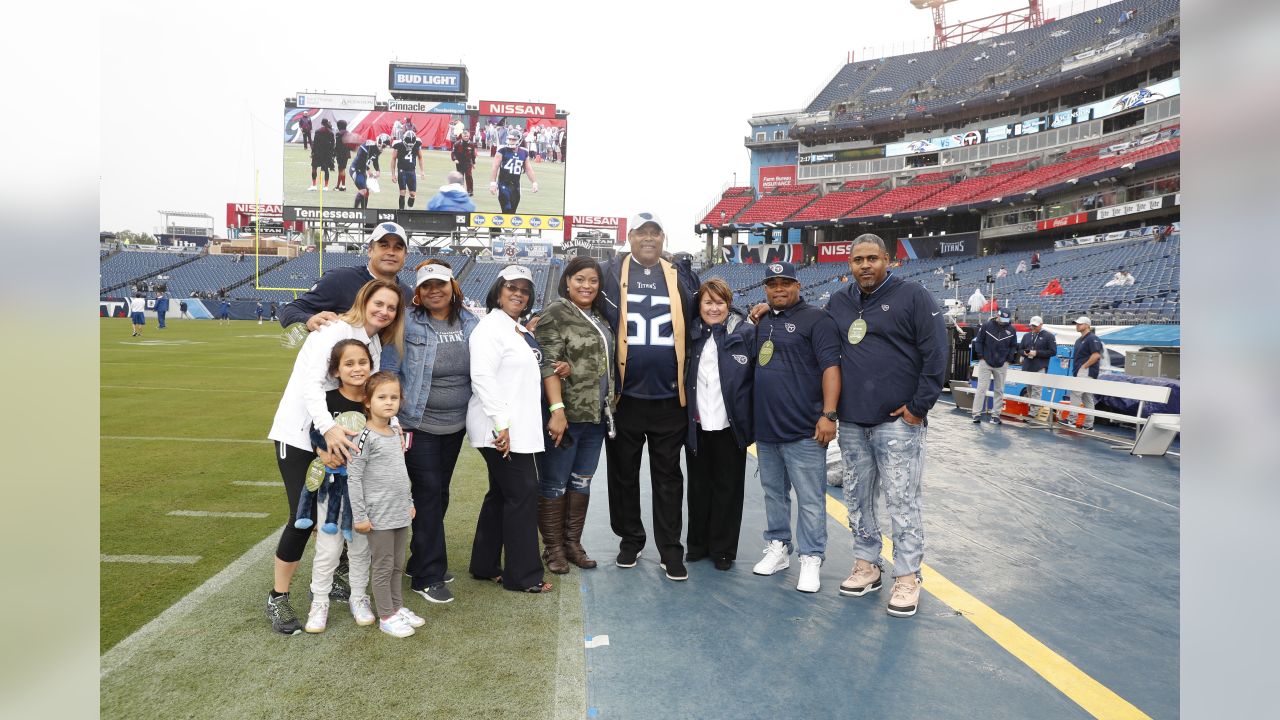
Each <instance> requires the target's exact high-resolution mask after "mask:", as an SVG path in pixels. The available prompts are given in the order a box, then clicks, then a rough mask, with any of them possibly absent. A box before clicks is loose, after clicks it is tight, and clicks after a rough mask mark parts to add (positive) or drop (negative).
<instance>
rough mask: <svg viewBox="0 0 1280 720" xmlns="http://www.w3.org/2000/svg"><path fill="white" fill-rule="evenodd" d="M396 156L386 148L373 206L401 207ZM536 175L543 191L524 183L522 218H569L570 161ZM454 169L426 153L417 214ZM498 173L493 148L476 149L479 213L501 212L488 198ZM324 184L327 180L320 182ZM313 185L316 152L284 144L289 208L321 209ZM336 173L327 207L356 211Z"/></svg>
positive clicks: (445, 156) (436, 153) (440, 155)
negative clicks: (566, 206)
mask: <svg viewBox="0 0 1280 720" xmlns="http://www.w3.org/2000/svg"><path fill="white" fill-rule="evenodd" d="M391 158H392V152H391V151H390V150H383V151H382V155H381V156H379V158H378V162H379V164H380V165H381V166H382V175H381V176H380V177H379V178H378V183H379V185H380V186H381V190H382V191H381V192H377V193H370V194H369V207H371V208H380V209H384V210H394V209H396V208H397V207H399V197H400V190H399V188H398V187H397V186H396V176H395V173H394V172H393V171H392V167H391ZM532 167H533V176H534V177H536V178H537V179H538V192H536V193H535V192H533V190H532V189H531V188H532V182H531V181H529V180H528V179H527V178H526V179H524V180H522V181H521V183H520V206H519V207H518V208H517V210H519V212H520V213H521V214H523V215H564V185H565V163H554V162H535V163H533V164H532ZM453 169H454V167H453V161H452V160H450V159H449V153H448V151H445V150H423V151H422V173H423V174H422V176H421V177H419V178H418V198H417V200H416V201H415V203H414V206H413V209H414V210H426V209H427V201H429V200H430V199H431V196H433V195H435V194H436V189H437V188H439V187H440V186H441V185H443V184H444V177H445V175H446V174H448V173H449V172H450V171H452V170H453ZM492 172H493V158H491V157H489V151H488V150H477V151H476V166H475V167H474V168H473V169H472V171H471V177H472V179H473V180H474V181H475V185H474V188H475V195H474V196H473V197H472V198H471V199H472V200H474V201H475V203H476V212H481V213H500V212H502V209H501V208H500V207H499V206H498V196H497V195H491V194H489V176H490V174H491V173H492ZM321 183H322V184H323V180H322V179H321ZM310 185H311V151H310V150H305V149H303V147H302V145H300V144H296V143H285V146H284V204H285V205H304V206H311V207H314V206H317V205H319V204H320V192H319V191H316V192H308V191H307V187H308V186H310ZM337 186H338V176H337V173H336V171H335V172H330V173H329V191H328V192H326V193H324V204H325V206H327V207H344V208H347V207H351V206H352V204H354V203H355V188H356V186H355V183H353V182H352V180H351V178H350V177H348V178H347V191H346V192H337V191H336V190H335V189H334V188H336V187H337Z"/></svg>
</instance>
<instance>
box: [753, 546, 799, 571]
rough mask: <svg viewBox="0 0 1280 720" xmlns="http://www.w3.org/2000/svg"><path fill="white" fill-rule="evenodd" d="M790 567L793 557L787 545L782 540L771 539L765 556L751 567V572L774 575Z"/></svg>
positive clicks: (765, 550) (766, 547)
mask: <svg viewBox="0 0 1280 720" xmlns="http://www.w3.org/2000/svg"><path fill="white" fill-rule="evenodd" d="M789 567H791V557H790V554H789V553H788V552H787V546H786V545H783V544H782V541H781V540H770V541H769V544H768V545H767V546H765V549H764V557H763V558H762V559H761V560H760V562H758V563H756V566H755V567H753V568H751V572H753V573H755V574H756V575H772V574H774V573H776V572H778V571H779V570H786V569H787V568H789Z"/></svg>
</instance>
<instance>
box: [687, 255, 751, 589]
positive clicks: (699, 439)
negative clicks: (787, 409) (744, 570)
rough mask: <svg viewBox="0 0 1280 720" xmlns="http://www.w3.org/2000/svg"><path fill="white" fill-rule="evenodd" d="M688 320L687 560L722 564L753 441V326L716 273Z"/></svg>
mask: <svg viewBox="0 0 1280 720" xmlns="http://www.w3.org/2000/svg"><path fill="white" fill-rule="evenodd" d="M694 303H695V305H694V307H696V308H697V309H698V317H697V318H696V319H695V320H694V321H693V322H692V323H690V325H689V352H688V355H687V357H688V358H689V365H688V367H689V371H688V372H687V373H685V395H686V397H687V398H688V399H689V402H688V405H687V409H688V412H689V434H688V437H687V438H686V442H685V464H686V465H687V467H688V469H689V534H688V537H687V539H686V540H687V542H686V547H687V548H688V552H687V553H686V555H685V560H686V561H687V562H695V561H697V560H701V559H703V558H705V557H708V556H710V557H711V559H712V560H713V561H714V562H715V566H716V569H717V570H728V569H729V568H730V567H731V566H732V565H733V561H734V558H736V557H737V554H738V532H739V530H740V529H741V527H742V492H743V483H744V481H745V474H746V466H747V446H748V445H750V444H751V443H752V442H753V441H754V436H755V424H754V422H753V418H752V410H751V407H752V406H751V390H752V384H753V379H754V369H755V364H756V363H755V353H754V348H755V334H756V328H755V326H754V325H752V324H751V323H750V322H748V321H747V320H746V319H745V316H744V315H743V314H742V313H740V312H738V311H737V310H735V309H734V307H733V291H732V290H730V289H729V285H728V284H727V283H725V281H724V280H721V279H720V278H711V279H710V280H707V281H706V282H704V283H702V287H700V288H699V289H698V294H697V296H696V297H695V298H694Z"/></svg>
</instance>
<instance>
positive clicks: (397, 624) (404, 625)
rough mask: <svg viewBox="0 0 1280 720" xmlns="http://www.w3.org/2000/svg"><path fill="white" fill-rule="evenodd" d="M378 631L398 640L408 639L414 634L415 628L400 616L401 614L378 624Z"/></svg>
mask: <svg viewBox="0 0 1280 720" xmlns="http://www.w3.org/2000/svg"><path fill="white" fill-rule="evenodd" d="M378 629H379V630H381V631H382V632H384V633H386V634H388V635H391V636H393V637H398V638H407V637H409V636H410V635H412V634H413V627H411V626H410V625H409V623H408V622H407V621H406V620H405V619H404V618H403V617H401V616H400V614H399V613H397V614H395V615H392V616H391V617H390V618H388V619H386V620H382V621H380V622H379V623H378Z"/></svg>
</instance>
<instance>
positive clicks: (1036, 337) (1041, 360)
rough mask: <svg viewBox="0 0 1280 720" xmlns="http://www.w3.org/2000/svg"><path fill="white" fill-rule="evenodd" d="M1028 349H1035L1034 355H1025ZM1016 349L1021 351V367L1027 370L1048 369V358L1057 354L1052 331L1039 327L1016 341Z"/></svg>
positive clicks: (1055, 341)
mask: <svg viewBox="0 0 1280 720" xmlns="http://www.w3.org/2000/svg"><path fill="white" fill-rule="evenodd" d="M1029 350H1035V351H1036V356H1035V357H1027V352H1028V351H1029ZM1018 351H1019V352H1021V353H1022V369H1023V370H1026V371H1027V372H1040V371H1041V370H1047V369H1049V360H1051V359H1052V358H1054V357H1056V356H1057V355H1058V339H1057V338H1055V337H1054V336H1053V333H1051V332H1049V331H1048V330H1045V329H1043V328H1041V329H1040V331H1039V332H1029V333H1026V334H1024V335H1023V336H1022V339H1021V340H1019V341H1018Z"/></svg>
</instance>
